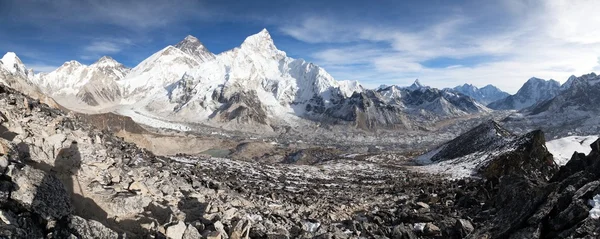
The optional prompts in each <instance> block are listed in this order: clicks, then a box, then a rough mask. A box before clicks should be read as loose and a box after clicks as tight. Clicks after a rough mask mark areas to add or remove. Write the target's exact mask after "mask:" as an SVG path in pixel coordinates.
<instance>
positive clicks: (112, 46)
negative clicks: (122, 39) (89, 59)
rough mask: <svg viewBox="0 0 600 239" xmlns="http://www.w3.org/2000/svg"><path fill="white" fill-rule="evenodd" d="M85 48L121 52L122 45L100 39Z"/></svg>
mask: <svg viewBox="0 0 600 239" xmlns="http://www.w3.org/2000/svg"><path fill="white" fill-rule="evenodd" d="M84 50H85V51H87V52H94V53H109V54H112V53H117V52H120V51H121V46H119V45H117V44H116V43H114V42H107V41H100V42H92V44H90V45H88V46H86V47H85V48H84Z"/></svg>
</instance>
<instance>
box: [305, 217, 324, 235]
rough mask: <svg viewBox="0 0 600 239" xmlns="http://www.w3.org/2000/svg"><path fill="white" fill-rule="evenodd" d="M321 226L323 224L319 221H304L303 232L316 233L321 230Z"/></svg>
mask: <svg viewBox="0 0 600 239" xmlns="http://www.w3.org/2000/svg"><path fill="white" fill-rule="evenodd" d="M320 226H321V223H319V222H317V221H313V220H304V221H302V230H304V231H305V232H309V233H314V232H316V231H317V230H318V229H319V227H320Z"/></svg>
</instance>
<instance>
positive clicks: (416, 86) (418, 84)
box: [407, 79, 427, 90]
mask: <svg viewBox="0 0 600 239" xmlns="http://www.w3.org/2000/svg"><path fill="white" fill-rule="evenodd" d="M421 88H427V87H426V86H423V84H421V82H420V81H419V79H416V80H415V82H413V83H412V85H410V86H409V87H407V89H409V90H418V89H421Z"/></svg>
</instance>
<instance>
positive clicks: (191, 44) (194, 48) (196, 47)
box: [175, 35, 215, 62]
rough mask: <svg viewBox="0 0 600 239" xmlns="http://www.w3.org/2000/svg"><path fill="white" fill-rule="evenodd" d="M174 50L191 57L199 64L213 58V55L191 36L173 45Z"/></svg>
mask: <svg viewBox="0 0 600 239" xmlns="http://www.w3.org/2000/svg"><path fill="white" fill-rule="evenodd" d="M175 48H177V49H179V50H181V51H183V52H185V53H187V54H189V55H192V56H193V57H194V58H196V60H198V61H200V62H205V61H207V60H211V59H214V58H215V55H214V54H213V53H212V52H210V51H209V50H208V49H207V48H206V47H205V46H204V44H202V42H200V40H198V38H196V37H195V36H192V35H188V36H186V37H185V38H184V39H183V40H182V41H180V42H179V43H177V44H176V45H175Z"/></svg>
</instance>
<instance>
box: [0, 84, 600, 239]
mask: <svg viewBox="0 0 600 239" xmlns="http://www.w3.org/2000/svg"><path fill="white" fill-rule="evenodd" d="M0 112H2V116H3V117H2V122H1V124H0V129H1V132H0V137H1V139H0V145H1V146H2V147H0V151H1V152H0V154H1V156H0V171H1V172H2V175H1V176H0V237H3V238H176V239H181V238H575V237H577V238H597V237H598V234H599V228H600V223H599V221H598V219H594V218H593V217H592V216H591V214H590V213H589V212H590V210H591V209H592V207H593V206H592V203H591V202H590V200H592V199H593V198H594V197H595V196H596V195H598V194H600V183H599V182H600V174H599V173H598V172H600V168H599V167H600V163H599V162H600V151H599V150H600V146H598V145H599V144H600V142H599V141H597V142H595V143H594V144H593V145H592V149H593V150H592V153H590V154H589V155H587V156H586V155H581V154H574V156H573V159H572V160H571V162H569V163H568V164H567V165H566V166H564V167H562V168H560V169H559V170H558V171H557V168H556V166H555V165H554V166H552V165H550V166H549V165H547V164H545V162H546V161H544V160H546V159H547V158H548V152H547V150H546V149H545V146H544V144H543V135H542V136H541V137H540V136H539V134H538V133H533V134H532V135H531V137H528V136H524V139H529V140H524V141H521V144H518V146H519V147H515V148H516V149H517V150H516V151H513V152H509V153H505V154H502V155H501V156H502V157H498V158H495V159H493V160H491V161H490V162H493V163H494V164H493V167H492V168H489V171H486V170H484V171H483V172H489V173H485V174H483V175H481V177H480V178H466V179H461V180H448V179H446V178H444V177H443V176H442V175H434V174H428V173H422V172H418V170H414V169H416V168H417V167H419V166H412V164H411V162H410V160H409V159H410V158H408V157H405V156H398V155H394V154H373V155H370V156H360V157H351V156H346V157H336V155H338V154H339V153H340V152H335V150H327V149H323V148H320V149H308V150H300V151H299V152H300V153H298V154H299V155H298V156H296V157H294V159H297V160H299V161H300V162H301V163H302V164H306V165H302V164H280V163H261V162H247V161H241V160H232V159H223V158H215V157H205V156H204V157H198V156H189V155H179V156H169V157H167V156H156V155H155V154H153V153H151V152H150V151H148V150H145V149H141V148H139V147H138V146H136V145H135V144H132V143H128V142H126V141H124V140H123V139H122V138H120V137H117V136H115V134H114V133H112V132H110V131H108V130H106V129H99V128H98V127H97V126H98V125H96V124H95V123H94V122H89V121H86V119H82V118H81V116H77V115H75V114H66V113H64V112H63V111H61V110H57V109H53V108H50V107H48V106H47V105H45V104H41V103H39V102H38V101H36V100H33V99H31V98H28V97H26V96H24V95H22V94H20V93H18V92H16V91H14V90H12V89H10V88H8V87H5V86H0ZM108 120H110V119H108ZM100 122H102V121H100ZM102 125H105V123H103V124H100V126H102ZM237 147H241V148H244V147H246V148H247V147H256V148H257V149H258V151H260V147H265V148H266V149H269V148H268V146H265V145H262V146H261V145H255V144H249V145H246V146H243V145H242V146H240V145H238V146H237ZM245 150H248V149H245ZM254 153H256V152H254ZM323 159H327V160H323ZM503 162H508V164H503ZM516 165H526V166H527V167H516ZM515 169H519V170H515Z"/></svg>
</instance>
